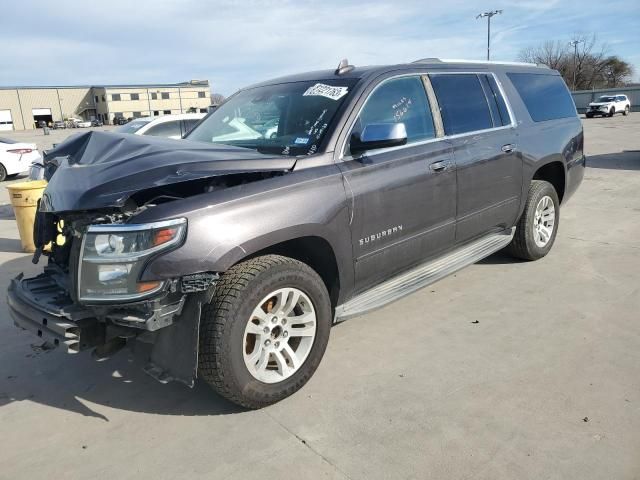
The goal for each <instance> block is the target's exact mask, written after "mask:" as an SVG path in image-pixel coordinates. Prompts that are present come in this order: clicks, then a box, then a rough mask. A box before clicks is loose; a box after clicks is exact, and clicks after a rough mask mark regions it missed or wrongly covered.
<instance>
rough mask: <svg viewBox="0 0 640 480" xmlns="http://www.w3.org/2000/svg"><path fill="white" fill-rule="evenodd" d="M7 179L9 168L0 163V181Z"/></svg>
mask: <svg viewBox="0 0 640 480" xmlns="http://www.w3.org/2000/svg"><path fill="white" fill-rule="evenodd" d="M6 179H7V169H6V168H4V165H2V164H1V163H0V182H4V181H5V180H6Z"/></svg>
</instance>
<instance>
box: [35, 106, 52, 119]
mask: <svg viewBox="0 0 640 480" xmlns="http://www.w3.org/2000/svg"><path fill="white" fill-rule="evenodd" d="M31 112H32V113H33V116H34V117H35V116H36V115H51V109H50V108H33V109H32V110H31Z"/></svg>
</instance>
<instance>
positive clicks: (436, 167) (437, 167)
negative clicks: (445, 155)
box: [429, 162, 447, 172]
mask: <svg viewBox="0 0 640 480" xmlns="http://www.w3.org/2000/svg"><path fill="white" fill-rule="evenodd" d="M429 168H430V169H431V170H433V171H434V172H442V171H443V170H446V168H447V164H446V163H445V162H434V163H432V164H431V165H429Z"/></svg>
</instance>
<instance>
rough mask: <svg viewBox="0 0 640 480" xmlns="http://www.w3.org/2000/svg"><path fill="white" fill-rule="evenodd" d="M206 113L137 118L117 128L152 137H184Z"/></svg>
mask: <svg viewBox="0 0 640 480" xmlns="http://www.w3.org/2000/svg"><path fill="white" fill-rule="evenodd" d="M204 116H205V114H204V113H181V114H177V115H162V116H160V117H144V118H136V119H135V120H132V121H130V122H129V123H127V124H126V125H122V126H121V127H118V128H116V129H115V130H114V131H116V132H120V133H133V134H135V135H147V136H152V137H167V138H182V136H183V135H185V134H186V133H188V132H189V130H191V129H192V128H193V127H194V126H195V125H196V124H197V123H198V122H199V121H200V120H201V119H202V118H203V117H204Z"/></svg>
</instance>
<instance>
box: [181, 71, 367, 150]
mask: <svg viewBox="0 0 640 480" xmlns="http://www.w3.org/2000/svg"><path fill="white" fill-rule="evenodd" d="M361 80H362V78H360V77H343V78H341V77H338V76H336V77H334V78H327V77H319V78H311V79H305V80H292V81H280V82H274V83H260V84H257V85H252V86H249V87H246V88H242V89H240V90H238V91H237V92H235V93H234V94H233V95H231V96H229V97H227V98H226V99H225V101H224V102H222V103H221V104H220V105H219V106H218V107H217V108H216V109H215V110H213V111H210V112H209V113H208V114H207V115H206V116H204V117H203V118H202V119H201V120H200V122H199V123H198V125H197V126H196V127H194V128H193V129H192V130H190V131H189V132H188V133H187V134H186V135H185V136H184V137H183V138H184V139H186V140H190V141H196V142H200V143H205V144H208V145H225V146H232V147H237V148H247V149H249V150H252V151H254V152H256V151H257V152H258V153H264V154H265V155H270V156H272V155H274V154H275V155H282V156H291V157H308V156H312V155H314V156H315V155H319V154H324V153H326V152H327V151H328V150H327V147H328V145H329V143H330V142H331V141H335V137H336V134H337V133H339V131H340V130H341V128H342V124H343V123H344V119H345V111H346V112H348V111H349V110H348V109H349V105H352V103H353V101H354V98H355V99H357V97H358V95H359V93H358V92H359V90H360V86H361ZM335 82H339V83H340V84H341V85H343V86H347V87H348V91H347V93H346V94H345V95H344V98H340V104H339V105H338V107H337V108H336V110H335V111H334V113H333V116H332V117H331V119H330V120H329V121H328V122H327V127H326V128H325V130H324V132H323V133H322V136H321V138H320V140H319V141H318V143H317V144H316V146H317V148H316V149H315V150H314V151H312V152H307V153H299V154H293V153H292V154H286V153H282V152H278V153H276V152H268V153H266V152H264V151H260V150H259V149H255V148H251V147H248V146H247V147H244V146H242V145H238V144H236V143H227V142H209V141H206V140H200V139H194V138H191V137H192V135H193V134H194V133H195V132H196V130H197V129H198V128H201V127H202V126H203V125H205V124H206V122H207V120H208V119H209V117H211V116H214V115H219V114H220V111H221V110H223V107H224V106H225V105H227V104H228V103H230V102H232V101H233V100H234V99H235V98H236V97H237V96H238V95H241V94H244V93H248V92H251V91H252V90H259V89H261V88H272V87H280V86H283V85H290V84H308V85H309V86H314V85H316V84H318V83H320V84H333V83H335ZM265 123H266V122H265Z"/></svg>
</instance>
